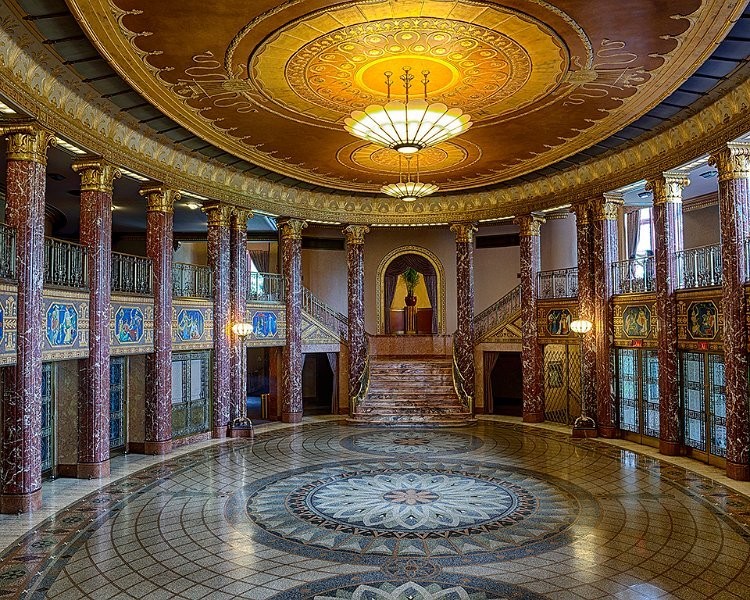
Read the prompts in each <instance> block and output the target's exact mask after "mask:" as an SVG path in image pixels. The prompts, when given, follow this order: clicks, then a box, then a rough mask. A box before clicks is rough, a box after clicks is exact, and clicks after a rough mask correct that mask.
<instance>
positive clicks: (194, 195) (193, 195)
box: [180, 190, 208, 200]
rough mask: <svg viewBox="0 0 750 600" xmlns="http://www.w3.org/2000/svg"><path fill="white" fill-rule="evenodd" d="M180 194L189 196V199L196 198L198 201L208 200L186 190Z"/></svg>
mask: <svg viewBox="0 0 750 600" xmlns="http://www.w3.org/2000/svg"><path fill="white" fill-rule="evenodd" d="M180 194H181V195H183V196H187V197H188V198H195V199H196V200H208V198H206V197H205V196H200V195H198V194H194V193H193V192H186V191H185V190H180Z"/></svg>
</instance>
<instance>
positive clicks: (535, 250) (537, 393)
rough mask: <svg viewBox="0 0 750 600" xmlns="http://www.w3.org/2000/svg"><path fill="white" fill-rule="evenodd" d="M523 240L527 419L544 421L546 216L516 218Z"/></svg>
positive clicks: (522, 322) (524, 405) (524, 394)
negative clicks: (541, 334)
mask: <svg viewBox="0 0 750 600" xmlns="http://www.w3.org/2000/svg"><path fill="white" fill-rule="evenodd" d="M515 222H516V223H517V224H518V226H519V228H520V231H519V235H520V243H521V248H520V251H521V327H522V330H523V342H522V346H521V364H522V368H523V388H522V389H523V391H522V395H523V420H524V421H525V422H527V423H541V422H542V421H544V364H543V357H542V348H541V346H539V340H538V324H537V314H536V313H537V275H538V274H539V269H540V263H541V247H540V243H539V242H540V238H539V234H540V228H541V226H542V223H544V219H543V218H542V217H539V216H537V215H533V214H531V215H524V216H521V217H518V218H516V221H515Z"/></svg>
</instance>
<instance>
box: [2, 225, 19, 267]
mask: <svg viewBox="0 0 750 600" xmlns="http://www.w3.org/2000/svg"><path fill="white" fill-rule="evenodd" d="M0 277H3V278H5V279H15V277H16V230H15V229H13V228H12V227H8V226H7V225H5V224H3V223H0Z"/></svg>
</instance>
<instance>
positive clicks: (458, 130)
mask: <svg viewBox="0 0 750 600" xmlns="http://www.w3.org/2000/svg"><path fill="white" fill-rule="evenodd" d="M403 71H404V74H403V75H401V76H400V79H401V81H402V82H403V84H404V92H405V94H406V99H405V100H404V101H401V100H391V85H393V80H392V76H393V72H392V71H386V72H385V85H386V87H387V90H388V103H387V104H386V105H384V106H381V105H378V104H371V105H370V106H368V107H367V108H365V110H364V111H361V110H355V111H354V112H353V113H352V114H351V117H349V118H347V119H346V120H345V121H344V128H345V129H346V130H347V131H348V132H349V133H351V134H352V135H353V136H355V137H358V138H361V139H363V140H367V141H368V142H372V143H373V144H377V145H379V146H385V147H386V148H391V149H392V150H397V151H398V152H400V153H402V154H414V153H415V152H419V151H420V150H422V149H423V148H427V147H428V146H434V145H436V144H439V143H440V142H444V141H445V140H448V139H450V138H452V137H455V136H457V135H460V134H462V133H463V132H464V131H466V130H467V129H468V128H469V127H471V125H472V123H471V117H470V116H469V115H466V114H464V113H463V111H462V110H461V109H460V108H448V107H447V106H446V105H445V104H442V103H440V102H438V103H435V104H429V103H428V102H427V84H428V83H429V82H430V80H429V79H428V75H429V74H430V72H429V71H422V85H423V86H424V99H423V100H413V99H412V100H410V99H409V90H410V89H411V87H412V83H411V82H412V80H413V79H414V75H412V74H411V73H410V71H411V67H403Z"/></svg>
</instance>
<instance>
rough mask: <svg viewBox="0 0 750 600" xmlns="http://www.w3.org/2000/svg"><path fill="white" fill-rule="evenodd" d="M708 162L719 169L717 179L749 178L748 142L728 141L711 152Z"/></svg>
mask: <svg viewBox="0 0 750 600" xmlns="http://www.w3.org/2000/svg"><path fill="white" fill-rule="evenodd" d="M708 164H709V165H711V166H714V167H716V169H717V170H718V171H719V181H730V180H732V179H748V178H750V144H743V143H740V142H729V143H727V145H726V146H724V147H723V148H720V149H719V150H716V151H715V152H712V153H711V156H709V157H708Z"/></svg>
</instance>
